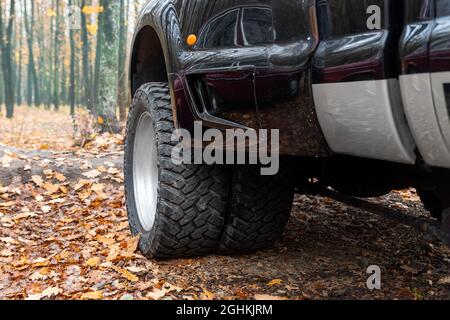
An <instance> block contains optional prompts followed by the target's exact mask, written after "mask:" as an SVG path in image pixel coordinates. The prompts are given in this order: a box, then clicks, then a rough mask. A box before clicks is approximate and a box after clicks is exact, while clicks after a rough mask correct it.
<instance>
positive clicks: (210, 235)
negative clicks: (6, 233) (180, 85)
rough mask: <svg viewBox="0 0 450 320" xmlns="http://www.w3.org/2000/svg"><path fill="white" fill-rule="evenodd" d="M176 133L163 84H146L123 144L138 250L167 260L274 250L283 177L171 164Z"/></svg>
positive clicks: (285, 215) (283, 211)
mask: <svg viewBox="0 0 450 320" xmlns="http://www.w3.org/2000/svg"><path fill="white" fill-rule="evenodd" d="M174 131H175V127H174V121H173V115H172V105H171V100H170V93H169V89H168V85H167V84H166V83H149V84H146V85H143V86H142V87H141V88H140V89H138V91H137V92H136V94H135V97H134V101H133V105H132V108H131V110H130V114H129V119H128V124H127V134H126V145H125V184H126V186H125V189H126V203H127V209H128V215H129V222H130V226H131V229H132V232H133V234H135V235H140V236H141V240H140V249H141V251H142V252H143V253H144V254H145V255H146V256H148V257H150V258H156V259H170V258H180V257H192V256H201V255H207V254H212V253H218V254H241V253H251V252H254V251H257V250H261V249H266V248H270V247H272V246H273V245H274V244H275V242H276V241H277V240H279V239H280V238H281V236H282V234H283V231H284V229H285V226H286V224H287V222H288V219H289V216H290V213H291V209H292V203H293V198H294V187H293V186H292V185H291V184H290V183H289V177H288V175H286V174H283V173H279V174H278V175H275V176H261V175H260V170H259V168H256V167H252V166H235V167H232V168H230V167H227V166H218V165H217V166H214V165H213V166H210V165H184V164H182V165H175V164H174V163H173V161H172V158H171V155H172V150H173V148H174V147H175V146H176V145H177V144H178V143H179V142H177V141H172V139H171V138H172V134H173V133H174Z"/></svg>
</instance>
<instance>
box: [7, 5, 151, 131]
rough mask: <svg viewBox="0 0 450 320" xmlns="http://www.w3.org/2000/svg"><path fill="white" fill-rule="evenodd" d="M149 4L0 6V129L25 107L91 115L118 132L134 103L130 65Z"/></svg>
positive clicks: (99, 122) (34, 111) (73, 114)
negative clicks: (132, 43)
mask: <svg viewBox="0 0 450 320" xmlns="http://www.w3.org/2000/svg"><path fill="white" fill-rule="evenodd" d="M143 2H145V0H140V1H139V0H138V1H136V0H0V12H1V14H0V49H1V55H0V59H1V68H0V122H4V121H5V120H4V119H5V117H6V118H8V119H13V118H14V116H15V114H17V112H18V110H19V109H24V108H39V109H40V110H46V111H50V110H52V111H60V110H62V109H63V111H64V112H66V111H67V112H70V114H71V115H72V116H75V115H76V114H77V113H78V111H79V112H81V113H82V112H85V111H89V112H88V114H89V115H92V116H93V118H95V119H96V121H97V122H98V124H100V125H103V124H105V123H107V124H108V126H109V129H111V131H117V130H118V128H117V124H118V121H120V120H121V121H123V120H125V117H126V107H127V106H128V104H129V94H128V92H127V75H126V61H127V55H128V51H129V50H128V47H129V42H130V38H131V36H132V32H133V29H134V26H135V23H136V17H137V16H138V14H139V10H140V8H141V6H142V4H143ZM74 9H75V10H74ZM77 10H78V11H79V13H78V14H77ZM26 111H27V110H25V111H23V110H20V112H21V113H23V112H26ZM28 111H30V110H28ZM32 112H33V113H36V110H32ZM1 119H3V120H1Z"/></svg>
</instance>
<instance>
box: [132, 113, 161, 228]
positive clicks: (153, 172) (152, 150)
mask: <svg viewBox="0 0 450 320" xmlns="http://www.w3.org/2000/svg"><path fill="white" fill-rule="evenodd" d="M158 180H159V178H158V158H157V150H156V137H155V130H154V128H153V121H152V118H151V115H150V113H149V112H144V113H143V114H142V115H141V116H140V118H139V121H138V124H137V127H136V136H135V140H134V154H133V184H134V198H135V202H136V209H137V212H138V216H139V221H140V223H141V226H142V228H143V229H144V230H145V231H147V232H149V231H151V230H152V228H153V225H154V224H155V219H156V211H157V202H158Z"/></svg>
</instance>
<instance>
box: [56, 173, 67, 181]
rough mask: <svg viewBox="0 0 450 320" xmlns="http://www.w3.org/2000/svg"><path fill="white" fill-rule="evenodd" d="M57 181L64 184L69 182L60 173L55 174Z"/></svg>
mask: <svg viewBox="0 0 450 320" xmlns="http://www.w3.org/2000/svg"><path fill="white" fill-rule="evenodd" d="M55 179H56V180H58V181H59V182H64V181H66V180H67V178H66V177H65V176H64V175H63V174H62V173H59V172H56V173H55Z"/></svg>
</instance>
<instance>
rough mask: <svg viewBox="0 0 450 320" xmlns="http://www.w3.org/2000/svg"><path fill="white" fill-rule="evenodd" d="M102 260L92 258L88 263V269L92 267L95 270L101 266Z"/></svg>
mask: <svg viewBox="0 0 450 320" xmlns="http://www.w3.org/2000/svg"><path fill="white" fill-rule="evenodd" d="M100 261H101V260H100V258H98V257H97V258H91V259H89V260H88V261H86V265H87V266H88V267H91V268H93V267H96V266H98V265H99V264H100Z"/></svg>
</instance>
